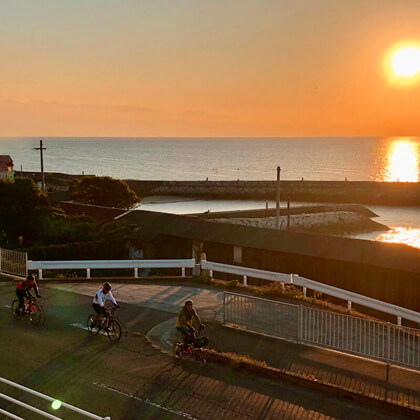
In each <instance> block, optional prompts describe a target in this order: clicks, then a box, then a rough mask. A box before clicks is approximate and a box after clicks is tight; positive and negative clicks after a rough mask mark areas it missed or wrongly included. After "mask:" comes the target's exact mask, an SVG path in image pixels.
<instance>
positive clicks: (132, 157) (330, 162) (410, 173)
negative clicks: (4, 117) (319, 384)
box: [0, 137, 420, 248]
mask: <svg viewBox="0 0 420 420" xmlns="http://www.w3.org/2000/svg"><path fill="white" fill-rule="evenodd" d="M43 140H44V146H46V147H47V150H46V151H45V156H44V165H45V170H46V171H49V172H65V173H71V174H82V173H85V174H94V175H109V176H113V177H116V178H124V179H128V178H131V179H150V180H200V179H206V178H209V179H210V180H232V179H244V180H269V179H271V180H274V179H275V178H276V167H277V166H278V165H280V166H281V178H282V179H289V180H293V179H301V178H304V179H306V180H344V179H345V178H347V179H348V180H349V181H398V180H399V181H401V182H406V181H408V182H420V139H419V138H416V137H393V138H360V137H357V138H245V139H240V138H216V139H210V138H172V139H171V138H43ZM38 146H39V138H29V137H27V138H0V154H9V155H11V156H12V158H13V160H14V163H15V169H16V170H19V169H20V166H21V165H22V166H23V169H24V170H26V171H39V169H40V165H39V152H36V151H34V150H33V148H34V147H38ZM177 201H178V202H177V203H173V202H172V203H162V202H160V203H148V204H147V203H144V205H143V206H142V208H144V209H150V210H157V211H168V212H175V213H193V212H201V211H206V210H208V209H210V210H211V211H217V210H230V209H246V208H263V207H264V206H265V202H262V201H261V202H260V201H251V200H244V201H241V202H238V201H229V200H218V201H203V200H195V201H191V200H185V201H180V200H177ZM371 208H372V210H374V211H375V212H376V213H377V214H379V215H380V218H379V219H376V220H377V221H378V222H380V223H384V224H386V225H388V226H390V227H391V228H392V229H391V231H389V232H387V233H385V234H383V233H381V234H379V233H377V234H375V233H373V234H366V235H360V236H359V237H362V238H364V239H373V240H381V241H391V242H403V243H407V244H410V245H412V246H417V247H419V248H420V209H419V208H395V207H390V208H387V207H383V206H382V207H380V206H379V207H371Z"/></svg>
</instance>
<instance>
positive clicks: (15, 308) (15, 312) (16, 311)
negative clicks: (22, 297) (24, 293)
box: [12, 299, 22, 319]
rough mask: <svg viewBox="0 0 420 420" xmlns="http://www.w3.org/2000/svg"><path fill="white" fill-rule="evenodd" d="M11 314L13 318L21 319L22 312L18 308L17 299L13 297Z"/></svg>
mask: <svg viewBox="0 0 420 420" xmlns="http://www.w3.org/2000/svg"><path fill="white" fill-rule="evenodd" d="M12 315H13V318H15V319H21V318H22V312H21V310H20V309H19V300H18V299H15V300H14V301H13V302H12Z"/></svg>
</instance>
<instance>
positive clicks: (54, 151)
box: [0, 137, 420, 182]
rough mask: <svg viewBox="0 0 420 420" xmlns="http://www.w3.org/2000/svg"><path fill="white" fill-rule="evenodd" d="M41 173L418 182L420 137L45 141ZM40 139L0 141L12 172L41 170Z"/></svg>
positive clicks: (225, 178)
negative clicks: (8, 157)
mask: <svg viewBox="0 0 420 420" xmlns="http://www.w3.org/2000/svg"><path fill="white" fill-rule="evenodd" d="M43 140H44V145H45V146H46V147H47V150H46V152H45V170H46V171H53V172H66V173H71V174H81V173H82V172H84V173H85V174H94V175H110V176H113V177H117V178H134V179H153V180H199V179H205V178H207V177H208V178H209V179H210V180H228V179H230V180H232V179H238V178H239V179H248V180H251V179H258V180H268V179H273V180H274V179H275V177H276V167H277V166H278V165H280V166H281V178H282V179H290V180H292V179H301V178H302V177H303V178H304V179H307V180H311V179H312V180H344V179H345V178H347V179H348V180H349V181H356V180H357V181H368V180H369V181H396V180H398V179H399V180H400V181H414V182H416V181H419V180H420V139H419V138H414V137H397V138H272V139H269V138H254V139H251V138H245V139H239V138H217V139H205V138H199V139H193V138H173V139H170V138H154V139H151V138H138V139H135V138H87V139H83V138H44V139H43ZM38 145H39V138H0V154H9V155H11V156H12V158H13V160H14V162H15V169H20V166H21V165H22V166H23V169H24V170H27V171H38V170H39V152H36V151H34V150H33V148H34V147H37V146H38Z"/></svg>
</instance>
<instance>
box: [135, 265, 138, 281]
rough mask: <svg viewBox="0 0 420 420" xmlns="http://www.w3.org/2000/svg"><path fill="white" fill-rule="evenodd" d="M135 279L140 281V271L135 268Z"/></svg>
mask: <svg viewBox="0 0 420 420" xmlns="http://www.w3.org/2000/svg"><path fill="white" fill-rule="evenodd" d="M134 277H135V278H136V279H138V278H139V269H138V267H134Z"/></svg>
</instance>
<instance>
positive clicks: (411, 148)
mask: <svg viewBox="0 0 420 420" xmlns="http://www.w3.org/2000/svg"><path fill="white" fill-rule="evenodd" d="M385 166H386V169H385V173H384V175H383V177H382V179H381V181H387V182H398V181H400V182H419V180H420V179H419V171H420V146H419V143H417V142H415V141H412V140H410V139H401V138H399V139H396V140H395V141H393V142H392V143H391V144H390V146H389V149H388V151H387V156H386V159H385Z"/></svg>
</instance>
